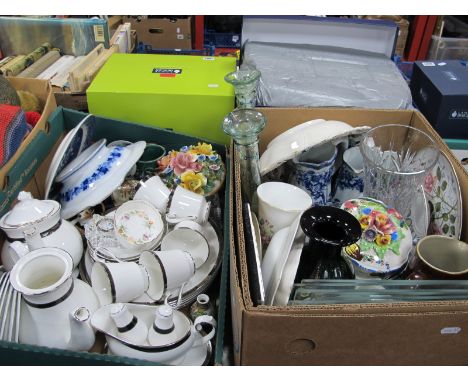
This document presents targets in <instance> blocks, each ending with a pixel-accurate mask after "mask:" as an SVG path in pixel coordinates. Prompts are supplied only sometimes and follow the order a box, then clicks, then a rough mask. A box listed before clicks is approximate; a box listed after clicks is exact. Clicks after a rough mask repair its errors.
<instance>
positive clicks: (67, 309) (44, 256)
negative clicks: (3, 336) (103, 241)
mask: <svg viewBox="0 0 468 382" xmlns="http://www.w3.org/2000/svg"><path fill="white" fill-rule="evenodd" d="M72 269H73V262H72V259H71V257H70V256H69V255H68V254H67V253H66V252H65V251H64V250H62V249H59V248H41V249H37V250H35V251H31V252H29V253H28V254H27V255H25V256H23V257H21V258H20V259H19V260H18V262H17V263H16V264H15V265H14V267H13V269H12V271H11V273H10V282H11V285H12V286H13V288H14V289H16V290H17V291H18V292H19V293H21V295H22V300H21V316H20V317H21V320H20V330H19V342H20V343H25V344H30V345H38V346H47V347H54V348H59V349H66V350H75V351H87V350H89V349H90V348H91V347H92V346H93V344H94V341H95V335H94V330H93V328H92V327H91V325H90V318H91V315H92V314H93V313H94V312H95V311H96V310H97V309H98V307H99V301H98V298H97V296H96V295H95V294H94V292H93V289H92V288H91V287H90V286H89V285H88V284H86V283H85V282H83V281H81V280H75V279H74V278H73V277H72Z"/></svg>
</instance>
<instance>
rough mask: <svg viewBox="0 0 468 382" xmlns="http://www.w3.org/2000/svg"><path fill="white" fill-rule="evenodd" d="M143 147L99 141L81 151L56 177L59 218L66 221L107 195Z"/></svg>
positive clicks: (118, 183) (142, 145) (141, 144)
mask: <svg viewBox="0 0 468 382" xmlns="http://www.w3.org/2000/svg"><path fill="white" fill-rule="evenodd" d="M145 147H146V142H144V141H140V142H136V143H133V144H131V145H129V146H125V147H124V146H112V147H108V146H106V145H105V141H104V144H103V141H102V140H101V141H99V142H96V143H95V144H94V145H93V146H92V147H90V148H89V149H88V150H85V151H84V152H82V153H81V154H80V156H79V157H78V158H76V159H75V164H76V165H73V166H72V167H73V168H72V169H70V168H65V169H64V170H62V173H60V174H59V175H58V177H57V178H59V179H60V181H61V182H62V188H61V190H60V195H59V201H60V203H61V204H62V211H61V214H62V217H63V218H64V219H70V218H71V217H73V216H75V215H76V214H78V213H79V212H81V211H83V210H84V209H86V208H88V207H92V206H95V205H97V204H99V203H101V202H102V201H103V200H104V199H106V198H107V197H108V196H110V195H111V194H112V192H113V191H114V190H115V189H116V188H117V187H118V186H119V185H120V184H122V182H123V181H124V180H125V176H126V175H127V173H128V172H129V171H130V170H131V168H132V167H133V166H134V165H135V163H136V162H137V161H138V159H140V157H141V155H142V154H143V150H144V149H145Z"/></svg>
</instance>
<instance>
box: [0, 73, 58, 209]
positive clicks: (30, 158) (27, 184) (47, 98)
mask: <svg viewBox="0 0 468 382" xmlns="http://www.w3.org/2000/svg"><path fill="white" fill-rule="evenodd" d="M8 81H10V83H11V84H12V85H13V87H14V88H15V89H16V90H27V91H30V92H31V93H33V94H35V95H36V96H37V97H38V98H39V101H40V102H41V106H42V108H43V110H42V117H41V119H40V120H39V122H38V123H37V124H36V126H34V129H33V130H32V131H31V132H30V133H29V134H28V136H27V137H26V138H25V140H24V141H23V142H22V144H21V146H20V147H19V149H18V150H17V151H16V153H15V154H14V155H13V156H12V157H11V158H10V160H9V161H8V162H7V163H6V164H5V165H4V166H3V167H2V168H0V216H1V215H3V214H4V213H5V212H6V211H8V209H9V208H10V206H11V204H12V202H13V201H14V200H15V199H16V196H17V195H18V193H19V192H20V191H21V190H24V189H27V190H29V191H31V192H32V193H33V194H34V195H35V196H38V197H41V196H42V195H41V193H40V191H39V189H38V186H37V176H38V172H40V169H41V167H42V166H41V164H42V162H43V161H44V160H45V158H46V157H47V155H48V153H49V151H50V150H51V149H52V147H53V146H54V143H55V142H56V141H57V139H58V136H55V135H54V134H53V133H52V132H50V130H49V126H48V125H47V119H48V118H49V115H50V114H51V113H52V112H53V111H54V110H55V108H56V107H57V105H56V103H55V98H54V96H53V94H52V90H51V86H50V84H49V82H48V81H44V80H37V79H30V78H15V77H9V78H8Z"/></svg>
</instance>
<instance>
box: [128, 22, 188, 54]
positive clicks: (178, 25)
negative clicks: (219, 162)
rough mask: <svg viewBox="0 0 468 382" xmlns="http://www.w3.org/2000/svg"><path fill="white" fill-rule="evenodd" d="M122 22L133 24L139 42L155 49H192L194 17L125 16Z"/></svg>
mask: <svg viewBox="0 0 468 382" xmlns="http://www.w3.org/2000/svg"><path fill="white" fill-rule="evenodd" d="M122 21H123V22H124V23H131V25H132V29H133V30H135V31H136V34H137V36H138V41H141V42H143V43H144V44H147V45H151V46H152V48H153V49H184V50H190V49H192V16H188V17H178V18H168V17H151V18H150V17H147V16H124V18H123V20H122Z"/></svg>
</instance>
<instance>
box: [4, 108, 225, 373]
mask: <svg viewBox="0 0 468 382" xmlns="http://www.w3.org/2000/svg"><path fill="white" fill-rule="evenodd" d="M86 115H87V114H85V113H82V112H78V111H75V110H70V109H64V108H62V107H58V108H56V110H55V111H54V112H53V113H52V114H51V115H50V118H49V120H48V125H49V138H50V140H54V142H56V143H57V144H56V145H55V146H54V147H53V149H52V150H45V149H44V147H43V145H39V148H38V151H34V152H32V153H31V152H29V151H25V152H24V153H23V159H24V161H25V162H26V163H34V162H36V161H37V160H36V155H39V157H44V155H46V156H47V157H46V159H45V160H44V161H43V163H42V165H41V171H39V172H37V173H36V180H37V186H38V187H37V189H38V192H37V194H35V196H36V197H42V195H43V188H44V184H45V178H46V174H47V169H48V168H49V166H50V163H51V160H52V157H53V155H54V153H55V151H56V150H57V148H58V144H59V142H60V141H61V139H59V138H60V137H64V135H65V134H66V133H67V132H68V131H70V130H71V129H72V128H74V127H75V126H76V125H77V124H78V123H79V122H80V121H81V120H82V119H83V118H84V117H86ZM93 138H94V139H96V140H98V139H102V138H107V140H108V141H109V142H111V141H116V140H121V139H123V140H129V141H132V142H136V141H139V140H146V141H147V142H158V143H159V144H161V145H163V146H164V147H165V148H166V149H167V150H168V151H169V150H172V149H179V148H180V147H181V146H183V145H191V144H196V143H197V142H198V138H196V137H192V136H187V135H182V134H178V133H174V132H172V131H168V130H163V129H158V128H152V127H149V126H143V125H137V124H131V123H128V122H123V121H118V120H112V119H107V118H100V117H97V118H96V126H95V130H94V137H93ZM213 148H214V149H215V150H216V151H217V152H218V153H219V154H220V155H221V156H222V158H223V160H224V162H225V164H226V169H227V171H226V177H227V179H226V182H225V185H224V187H223V188H222V189H221V190H220V191H219V194H218V195H219V200H220V207H221V208H222V209H223V212H222V216H223V219H224V220H223V224H222V226H220V227H218V228H219V230H218V234H219V235H220V238H221V239H222V243H223V244H224V245H223V246H220V256H222V262H221V265H220V268H219V269H218V272H219V274H218V277H217V278H216V280H215V281H214V282H213V284H212V285H211V286H210V287H209V288H210V289H209V291H210V292H207V293H209V294H211V295H212V296H213V295H215V294H214V291H216V290H219V294H218V295H217V297H218V302H217V311H216V314H217V317H216V319H217V328H216V338H215V339H214V340H213V342H212V344H213V354H212V358H211V360H210V364H214V365H221V364H222V362H223V347H224V334H225V333H224V328H225V322H226V303H227V287H228V276H229V248H230V246H229V230H228V229H227V227H228V224H229V221H230V217H229V209H228V208H227V206H228V204H229V194H228V192H227V191H226V190H229V189H230V173H229V171H230V168H231V165H230V153H229V152H228V150H227V148H226V147H225V146H223V145H217V144H213ZM41 149H44V150H45V151H44V150H41ZM49 151H50V152H49ZM47 153H49V154H48V155H47ZM19 191H21V188H19ZM19 191H18V192H19ZM5 212H6V211H4V212H2V213H0V216H2V215H3V214H4V213H5ZM3 240H4V237H3V236H2V235H1V234H0V248H1V246H2V245H3ZM104 342H105V340H104V336H103V335H102V334H100V333H98V334H97V336H96V344H95V346H94V347H93V348H92V349H91V351H90V352H75V351H68V350H63V349H57V348H48V347H40V346H32V345H27V344H17V343H12V342H7V341H1V340H0V365H9V366H11V365H36V366H44V365H87V366H92V365H157V364H156V363H154V362H148V361H143V360H138V359H133V358H126V357H119V356H114V355H107V354H103V353H104V351H105V349H104Z"/></svg>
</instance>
